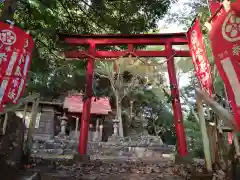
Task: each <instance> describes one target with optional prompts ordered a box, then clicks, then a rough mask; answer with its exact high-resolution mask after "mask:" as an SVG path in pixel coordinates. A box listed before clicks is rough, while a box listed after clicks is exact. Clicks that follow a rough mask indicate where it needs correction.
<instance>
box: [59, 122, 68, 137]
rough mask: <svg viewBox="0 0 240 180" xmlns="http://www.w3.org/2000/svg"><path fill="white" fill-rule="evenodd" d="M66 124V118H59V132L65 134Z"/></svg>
mask: <svg viewBox="0 0 240 180" xmlns="http://www.w3.org/2000/svg"><path fill="white" fill-rule="evenodd" d="M66 126H67V121H66V120H61V132H60V133H61V134H62V135H65V134H66Z"/></svg>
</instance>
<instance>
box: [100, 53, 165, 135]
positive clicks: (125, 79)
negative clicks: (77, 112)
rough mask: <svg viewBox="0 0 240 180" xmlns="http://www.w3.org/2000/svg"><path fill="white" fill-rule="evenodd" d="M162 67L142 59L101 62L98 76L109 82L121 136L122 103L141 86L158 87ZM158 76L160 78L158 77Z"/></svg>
mask: <svg viewBox="0 0 240 180" xmlns="http://www.w3.org/2000/svg"><path fill="white" fill-rule="evenodd" d="M159 67H160V66H157V65H152V63H151V62H146V60H145V59H140V58H132V57H129V58H119V59H117V60H112V61H111V60H109V61H99V63H98V64H97V66H96V74H97V75H99V76H100V77H102V78H106V79H108V80H109V82H110V85H111V89H112V92H113V96H114V98H115V105H116V119H117V120H118V121H119V135H120V136H121V137H123V136H124V133H123V121H122V101H123V99H124V98H125V97H126V96H127V95H129V93H130V92H132V91H137V89H138V88H139V87H141V86H149V85H156V84H158V83H159V77H161V75H160V74H159V73H158V72H160V69H159ZM156 76H158V77H156ZM160 82H161V81H160Z"/></svg>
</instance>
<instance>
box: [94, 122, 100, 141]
mask: <svg viewBox="0 0 240 180" xmlns="http://www.w3.org/2000/svg"><path fill="white" fill-rule="evenodd" d="M98 132H99V119H97V122H96V130H95V131H94V132H93V141H98V139H99V133H98Z"/></svg>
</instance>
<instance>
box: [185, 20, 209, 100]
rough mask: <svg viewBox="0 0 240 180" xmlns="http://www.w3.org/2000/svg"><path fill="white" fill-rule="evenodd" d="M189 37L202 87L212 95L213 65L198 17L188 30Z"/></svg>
mask: <svg viewBox="0 0 240 180" xmlns="http://www.w3.org/2000/svg"><path fill="white" fill-rule="evenodd" d="M187 38H188V44H189V49H190V53H191V56H192V61H193V64H194V67H195V71H196V76H197V78H198V80H199V82H200V85H201V88H202V89H204V90H205V91H207V92H208V94H209V95H210V96H211V95H212V87H213V84H212V76H211V66H210V64H209V62H208V59H207V54H206V48H205V44H204V41H203V35H202V32H201V28H200V22H199V20H198V19H195V21H194V23H193V25H192V27H191V28H190V29H189V30H188V32H187Z"/></svg>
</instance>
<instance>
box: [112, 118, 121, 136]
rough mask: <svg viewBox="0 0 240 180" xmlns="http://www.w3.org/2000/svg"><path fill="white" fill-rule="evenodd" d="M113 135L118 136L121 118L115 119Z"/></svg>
mask: <svg viewBox="0 0 240 180" xmlns="http://www.w3.org/2000/svg"><path fill="white" fill-rule="evenodd" d="M112 122H113V136H118V135H119V134H118V125H119V120H117V119H114V120H113V121H112Z"/></svg>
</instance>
